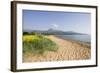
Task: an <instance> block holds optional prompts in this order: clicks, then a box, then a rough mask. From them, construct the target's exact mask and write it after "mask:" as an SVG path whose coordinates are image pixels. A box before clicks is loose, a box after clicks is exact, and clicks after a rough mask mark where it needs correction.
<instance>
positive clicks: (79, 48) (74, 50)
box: [23, 35, 91, 62]
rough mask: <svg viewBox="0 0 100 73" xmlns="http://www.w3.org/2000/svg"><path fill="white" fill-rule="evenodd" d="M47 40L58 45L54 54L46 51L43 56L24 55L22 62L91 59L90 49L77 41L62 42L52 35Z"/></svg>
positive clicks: (62, 40)
mask: <svg viewBox="0 0 100 73" xmlns="http://www.w3.org/2000/svg"><path fill="white" fill-rule="evenodd" d="M47 38H49V39H51V40H52V41H54V42H55V43H56V44H57V45H58V47H59V48H58V50H57V51H56V52H51V51H48V52H46V53H45V55H32V54H31V53H27V54H24V55H23V62H41V61H43V62H45V61H65V60H85V59H90V58H91V48H90V47H89V46H87V45H85V44H81V43H80V42H78V41H72V40H64V39H61V38H59V37H56V36H53V35H50V36H48V37H47Z"/></svg>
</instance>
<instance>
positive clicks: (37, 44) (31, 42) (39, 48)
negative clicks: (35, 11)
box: [23, 34, 58, 55]
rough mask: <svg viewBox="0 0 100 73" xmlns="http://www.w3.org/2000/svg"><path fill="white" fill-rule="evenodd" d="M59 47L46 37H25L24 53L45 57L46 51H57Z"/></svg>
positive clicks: (37, 35)
mask: <svg viewBox="0 0 100 73" xmlns="http://www.w3.org/2000/svg"><path fill="white" fill-rule="evenodd" d="M57 49H58V46H57V44H56V43H55V42H53V41H52V40H50V39H48V38H46V37H45V36H44V35H40V34H35V35H23V52H24V53H27V52H28V53H32V54H35V55H36V54H40V55H43V54H44V53H45V52H46V51H57Z"/></svg>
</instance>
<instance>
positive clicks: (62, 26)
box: [23, 10, 91, 34]
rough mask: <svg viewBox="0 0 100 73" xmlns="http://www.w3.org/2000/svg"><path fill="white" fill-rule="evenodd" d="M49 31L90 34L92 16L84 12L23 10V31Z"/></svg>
mask: <svg viewBox="0 0 100 73" xmlns="http://www.w3.org/2000/svg"><path fill="white" fill-rule="evenodd" d="M48 29H56V30H62V31H74V32H79V33H86V34H90V32H91V14H90V13H82V12H81V13H79V12H56V11H34V10H23V30H48Z"/></svg>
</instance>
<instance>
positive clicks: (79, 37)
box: [56, 35, 91, 43]
mask: <svg viewBox="0 0 100 73" xmlns="http://www.w3.org/2000/svg"><path fill="white" fill-rule="evenodd" d="M56 36H57V37H60V38H63V39H65V40H75V41H81V42H87V43H90V42H91V35H56Z"/></svg>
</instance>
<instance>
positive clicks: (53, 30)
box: [23, 29, 82, 35]
mask: <svg viewBox="0 0 100 73" xmlns="http://www.w3.org/2000/svg"><path fill="white" fill-rule="evenodd" d="M23 32H28V33H31V32H36V33H40V34H52V35H75V34H76V35H82V33H77V32H73V31H61V30H55V29H48V30H23Z"/></svg>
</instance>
